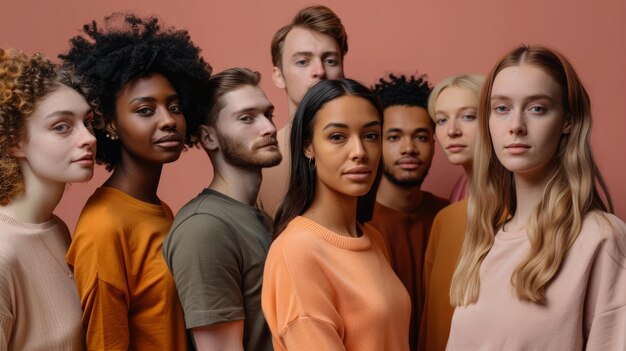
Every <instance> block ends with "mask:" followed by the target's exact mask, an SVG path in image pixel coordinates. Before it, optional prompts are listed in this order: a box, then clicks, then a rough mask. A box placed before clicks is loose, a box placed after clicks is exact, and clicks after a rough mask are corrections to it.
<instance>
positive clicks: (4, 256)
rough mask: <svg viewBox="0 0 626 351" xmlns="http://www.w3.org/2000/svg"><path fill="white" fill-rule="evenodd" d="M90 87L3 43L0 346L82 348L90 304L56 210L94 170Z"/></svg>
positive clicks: (0, 63) (0, 73) (0, 70)
mask: <svg viewBox="0 0 626 351" xmlns="http://www.w3.org/2000/svg"><path fill="white" fill-rule="evenodd" d="M84 96H87V90H86V89H85V88H84V86H82V84H81V83H80V82H79V81H78V80H77V79H76V78H75V77H74V76H73V74H72V73H71V72H70V71H68V70H66V69H63V70H62V69H59V68H58V67H56V66H55V65H53V64H52V63H51V62H50V61H48V60H47V59H46V58H44V57H43V56H42V55H40V54H35V55H33V56H27V55H25V54H24V53H22V52H21V51H19V50H16V49H6V50H5V49H0V349H1V350H7V349H8V350H43V349H46V350H53V349H54V350H59V349H63V350H80V349H82V346H83V338H82V329H81V309H80V301H79V300H78V294H77V292H76V287H75V285H74V280H73V278H74V277H73V275H72V273H71V271H70V269H69V267H68V266H67V264H66V263H65V253H66V251H67V248H68V246H69V242H70V235H69V231H68V229H67V227H66V226H65V224H64V223H63V221H61V219H59V218H58V217H56V216H55V215H54V214H52V211H53V210H54V208H55V207H56V206H57V204H58V203H59V201H60V200H61V197H62V196H63V191H64V190H65V187H66V184H67V183H70V182H85V181H88V180H90V179H91V177H92V176H93V167H94V157H95V151H96V150H95V148H96V138H95V137H94V135H93V129H92V122H93V120H94V110H93V108H92V106H93V104H91V105H90V104H89V103H87V101H86V100H85V97H84Z"/></svg>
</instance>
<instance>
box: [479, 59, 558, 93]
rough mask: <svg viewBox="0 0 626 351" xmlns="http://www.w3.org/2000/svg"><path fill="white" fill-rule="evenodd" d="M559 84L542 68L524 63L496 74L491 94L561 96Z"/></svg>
mask: <svg viewBox="0 0 626 351" xmlns="http://www.w3.org/2000/svg"><path fill="white" fill-rule="evenodd" d="M560 92H561V89H560V87H559V85H558V84H557V83H556V81H554V79H552V77H551V76H550V75H549V74H547V73H546V72H545V71H544V70H542V69H541V68H539V67H537V66H534V65H529V64H522V65H519V66H511V67H507V68H504V69H503V70H501V71H500V72H498V74H497V75H496V77H495V79H494V81H493V87H492V88H491V95H492V96H494V95H496V96H506V97H510V98H523V97H525V96H532V95H547V96H551V97H553V98H555V99H558V98H559V97H560Z"/></svg>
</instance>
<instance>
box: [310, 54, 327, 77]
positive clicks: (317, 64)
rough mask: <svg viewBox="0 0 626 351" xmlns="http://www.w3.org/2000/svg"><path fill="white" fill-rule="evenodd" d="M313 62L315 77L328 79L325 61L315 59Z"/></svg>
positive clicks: (313, 74) (312, 72)
mask: <svg viewBox="0 0 626 351" xmlns="http://www.w3.org/2000/svg"><path fill="white" fill-rule="evenodd" d="M311 64H312V67H311V70H312V71H311V75H312V76H313V78H317V79H326V67H324V62H322V60H319V59H315V60H313V61H312V63H311Z"/></svg>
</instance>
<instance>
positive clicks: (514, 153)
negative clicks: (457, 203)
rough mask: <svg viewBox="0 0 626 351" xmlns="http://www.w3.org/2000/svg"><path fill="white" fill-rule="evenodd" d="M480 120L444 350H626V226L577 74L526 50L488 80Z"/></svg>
mask: <svg viewBox="0 0 626 351" xmlns="http://www.w3.org/2000/svg"><path fill="white" fill-rule="evenodd" d="M478 114H479V130H478V136H477V141H476V157H475V158H474V169H473V172H474V173H473V177H472V178H473V186H472V187H471V188H470V197H469V203H468V223H467V231H466V234H465V241H464V243H463V248H462V250H461V256H460V258H459V262H458V264H457V267H456V271H455V272H454V276H453V278H452V286H451V291H450V299H451V303H452V304H453V305H455V306H456V310H455V312H454V316H453V319H452V327H451V331H450V338H449V340H448V349H449V350H459V349H462V350H467V349H472V350H473V349H481V350H531V349H532V350H538V349H541V350H582V349H586V350H626V338H624V335H623V334H624V331H625V330H626V225H625V224H624V222H622V221H621V220H620V219H618V218H617V217H615V216H614V215H612V214H610V213H608V212H609V211H612V206H611V201H610V198H609V195H608V192H607V191H606V187H605V186H604V182H603V181H602V177H601V176H600V172H599V170H598V168H597V166H596V164H595V162H594V160H593V157H592V153H591V147H590V141H589V139H590V134H591V104H590V100H589V96H588V94H587V92H586V90H585V88H584V87H583V85H582V83H581V81H580V79H579V77H578V75H577V74H576V71H575V70H574V68H573V67H572V65H571V64H570V63H569V61H568V60H567V59H566V58H565V57H564V56H563V55H562V54H560V53H558V52H556V51H554V50H551V49H548V48H545V47H540V46H521V47H519V48H517V49H515V50H513V51H512V52H510V53H509V54H508V55H506V56H505V57H504V58H502V59H501V60H500V61H499V62H498V63H497V64H496V66H495V67H494V69H493V70H492V71H491V73H490V74H489V76H488V77H487V79H486V82H485V86H484V87H483V91H482V94H481V99H480V106H479V113H478ZM597 184H598V185H599V186H600V188H601V189H602V193H603V194H604V196H602V194H601V192H600V191H599V189H598V187H597Z"/></svg>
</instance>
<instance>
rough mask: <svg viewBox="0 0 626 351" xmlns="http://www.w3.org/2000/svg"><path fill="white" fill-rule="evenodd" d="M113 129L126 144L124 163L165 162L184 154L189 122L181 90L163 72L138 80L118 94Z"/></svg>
mask: <svg viewBox="0 0 626 351" xmlns="http://www.w3.org/2000/svg"><path fill="white" fill-rule="evenodd" d="M115 107H116V111H117V116H116V118H115V120H114V121H113V123H112V125H111V126H110V128H111V129H112V132H113V133H114V134H116V135H118V136H119V141H120V143H121V145H122V158H121V162H125V160H126V162H133V161H131V160H134V161H141V162H148V163H152V164H164V163H169V162H173V161H176V160H177V159H178V157H180V153H181V152H182V150H183V147H184V142H185V128H186V121H185V117H184V116H183V112H182V110H181V107H180V98H179V97H178V93H176V90H174V88H173V87H172V85H171V84H170V82H169V81H168V80H167V78H165V77H164V76H163V75H161V74H159V73H153V74H150V75H148V76H145V77H142V78H138V79H135V80H134V81H132V82H130V83H128V85H127V86H126V87H125V88H124V89H123V90H122V91H121V92H120V93H119V94H118V97H117V100H116V104H115Z"/></svg>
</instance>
